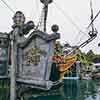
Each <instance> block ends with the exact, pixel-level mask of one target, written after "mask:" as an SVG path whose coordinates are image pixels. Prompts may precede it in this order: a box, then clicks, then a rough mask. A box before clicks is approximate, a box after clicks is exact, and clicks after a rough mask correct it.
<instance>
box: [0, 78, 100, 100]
mask: <svg viewBox="0 0 100 100" xmlns="http://www.w3.org/2000/svg"><path fill="white" fill-rule="evenodd" d="M0 84H3V83H1V82H0ZM7 84H8V83H7ZM7 84H5V85H4V86H2V87H3V88H0V100H9V99H8V97H9V89H6V88H5V87H6V86H7ZM0 86H1V85H0ZM20 99H21V100H100V81H99V80H98V81H93V80H65V81H64V86H62V87H60V88H59V89H57V90H51V91H49V92H36V91H35V90H33V91H28V92H25V93H22V94H21V98H20Z"/></svg>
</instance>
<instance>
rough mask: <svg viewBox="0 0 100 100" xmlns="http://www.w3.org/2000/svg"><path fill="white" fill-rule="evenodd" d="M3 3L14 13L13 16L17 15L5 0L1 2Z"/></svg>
mask: <svg viewBox="0 0 100 100" xmlns="http://www.w3.org/2000/svg"><path fill="white" fill-rule="evenodd" d="M1 1H2V2H3V3H4V5H5V6H6V7H7V8H8V9H9V10H10V11H11V12H12V13H13V14H15V11H14V10H13V9H12V8H11V7H10V6H9V5H8V4H7V3H6V2H5V1H4V0H1Z"/></svg>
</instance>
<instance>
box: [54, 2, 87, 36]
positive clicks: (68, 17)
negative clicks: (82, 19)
mask: <svg viewBox="0 0 100 100" xmlns="http://www.w3.org/2000/svg"><path fill="white" fill-rule="evenodd" d="M53 3H54V4H55V6H56V8H57V9H58V10H59V11H61V13H62V14H63V15H64V16H65V18H67V19H68V20H69V21H70V22H71V24H72V25H73V26H74V27H75V28H76V29H77V30H79V32H82V33H84V32H83V31H82V30H81V29H80V28H79V27H78V26H77V25H76V24H75V22H74V21H73V20H72V19H71V18H70V16H69V15H68V14H66V13H65V12H64V10H63V9H61V7H59V5H58V4H57V3H55V2H53ZM85 34H86V33H85Z"/></svg>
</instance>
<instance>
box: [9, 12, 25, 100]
mask: <svg viewBox="0 0 100 100" xmlns="http://www.w3.org/2000/svg"><path fill="white" fill-rule="evenodd" d="M13 22H14V25H13V32H12V34H11V70H10V100H16V67H17V59H16V57H17V56H16V55H17V47H16V42H17V40H16V36H17V35H19V31H20V27H21V26H23V24H24V22H25V17H24V14H23V13H22V12H21V11H17V12H16V13H15V15H14V17H13Z"/></svg>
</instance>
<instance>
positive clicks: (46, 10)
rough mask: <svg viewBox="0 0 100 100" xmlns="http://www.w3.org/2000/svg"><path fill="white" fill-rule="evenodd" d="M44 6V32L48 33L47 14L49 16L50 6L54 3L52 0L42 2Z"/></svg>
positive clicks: (42, 0)
mask: <svg viewBox="0 0 100 100" xmlns="http://www.w3.org/2000/svg"><path fill="white" fill-rule="evenodd" d="M40 1H41V2H42V3H43V4H44V7H43V13H44V14H43V16H42V17H43V20H42V21H43V31H44V32H46V22H47V14H48V4H50V3H52V0H40Z"/></svg>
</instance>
